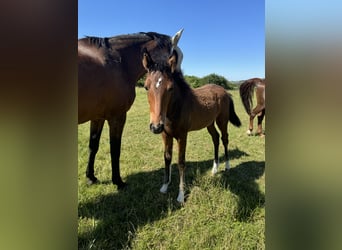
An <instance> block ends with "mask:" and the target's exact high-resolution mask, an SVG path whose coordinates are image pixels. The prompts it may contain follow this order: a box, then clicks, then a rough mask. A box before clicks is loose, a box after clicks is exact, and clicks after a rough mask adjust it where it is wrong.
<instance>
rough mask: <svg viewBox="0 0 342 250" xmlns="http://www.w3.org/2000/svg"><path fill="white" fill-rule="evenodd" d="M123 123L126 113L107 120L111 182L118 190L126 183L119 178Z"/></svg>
mask: <svg viewBox="0 0 342 250" xmlns="http://www.w3.org/2000/svg"><path fill="white" fill-rule="evenodd" d="M125 122H126V113H125V114H123V115H121V116H115V117H113V118H112V119H110V120H108V124H109V141H110V155H111V158H112V182H113V184H114V185H117V186H118V189H122V188H124V187H125V186H126V183H124V182H123V181H122V180H121V176H120V150H121V137H122V131H123V127H124V125H125Z"/></svg>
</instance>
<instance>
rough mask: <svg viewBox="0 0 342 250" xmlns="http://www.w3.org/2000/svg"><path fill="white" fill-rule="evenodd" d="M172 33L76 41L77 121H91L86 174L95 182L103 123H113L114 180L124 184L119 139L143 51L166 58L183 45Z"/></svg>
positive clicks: (111, 135)
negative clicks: (96, 158)
mask: <svg viewBox="0 0 342 250" xmlns="http://www.w3.org/2000/svg"><path fill="white" fill-rule="evenodd" d="M182 31H183V30H180V31H179V32H177V33H176V35H175V36H174V37H170V36H167V35H163V34H159V33H155V32H147V33H143V32H141V33H136V34H128V35H120V36H114V37H108V38H99V37H86V38H82V39H79V40H78V123H79V124H81V123H84V122H87V121H90V139H89V150H90V154H89V161H88V165H87V170H86V177H87V178H88V181H89V183H90V184H91V183H96V182H97V181H98V179H97V178H96V177H95V175H94V161H95V156H96V153H97V151H98V148H99V141H100V137H101V132H102V128H103V125H104V122H105V121H107V122H108V125H109V138H110V155H111V160H112V182H113V184H116V185H117V186H118V188H123V187H124V186H125V183H124V182H123V181H122V179H121V176H120V167H119V164H120V163H119V160H120V149H121V137H122V132H123V128H124V125H125V121H126V113H127V111H128V110H129V109H130V107H131V106H132V104H133V101H134V99H135V84H136V82H137V80H138V79H139V78H141V77H142V76H143V75H144V74H145V73H146V71H145V69H144V67H143V65H142V63H141V60H142V54H143V51H148V52H149V53H151V54H152V55H153V57H154V58H156V59H158V60H167V58H168V57H169V56H170V53H171V51H173V50H177V51H180V49H179V48H178V47H177V42H178V40H179V38H180V36H181V34H182Z"/></svg>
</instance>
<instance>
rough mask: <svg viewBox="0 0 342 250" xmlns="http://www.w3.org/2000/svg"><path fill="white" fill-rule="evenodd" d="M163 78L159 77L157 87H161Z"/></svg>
mask: <svg viewBox="0 0 342 250" xmlns="http://www.w3.org/2000/svg"><path fill="white" fill-rule="evenodd" d="M161 81H162V78H161V77H159V79H158V82H157V83H156V88H159V86H160V84H161Z"/></svg>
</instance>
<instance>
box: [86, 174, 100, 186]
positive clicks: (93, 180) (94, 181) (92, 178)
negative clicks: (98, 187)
mask: <svg viewBox="0 0 342 250" xmlns="http://www.w3.org/2000/svg"><path fill="white" fill-rule="evenodd" d="M98 183H99V180H98V179H97V178H96V177H95V176H94V177H91V178H90V177H87V184H88V185H93V184H98Z"/></svg>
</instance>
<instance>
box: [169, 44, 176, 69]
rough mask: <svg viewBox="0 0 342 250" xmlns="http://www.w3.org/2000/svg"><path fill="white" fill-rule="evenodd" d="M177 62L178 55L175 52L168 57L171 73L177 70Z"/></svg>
mask: <svg viewBox="0 0 342 250" xmlns="http://www.w3.org/2000/svg"><path fill="white" fill-rule="evenodd" d="M177 61H178V55H177V51H175V50H174V51H173V52H172V55H171V56H170V57H169V65H170V67H171V72H172V73H173V72H175V70H176V69H177Z"/></svg>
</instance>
